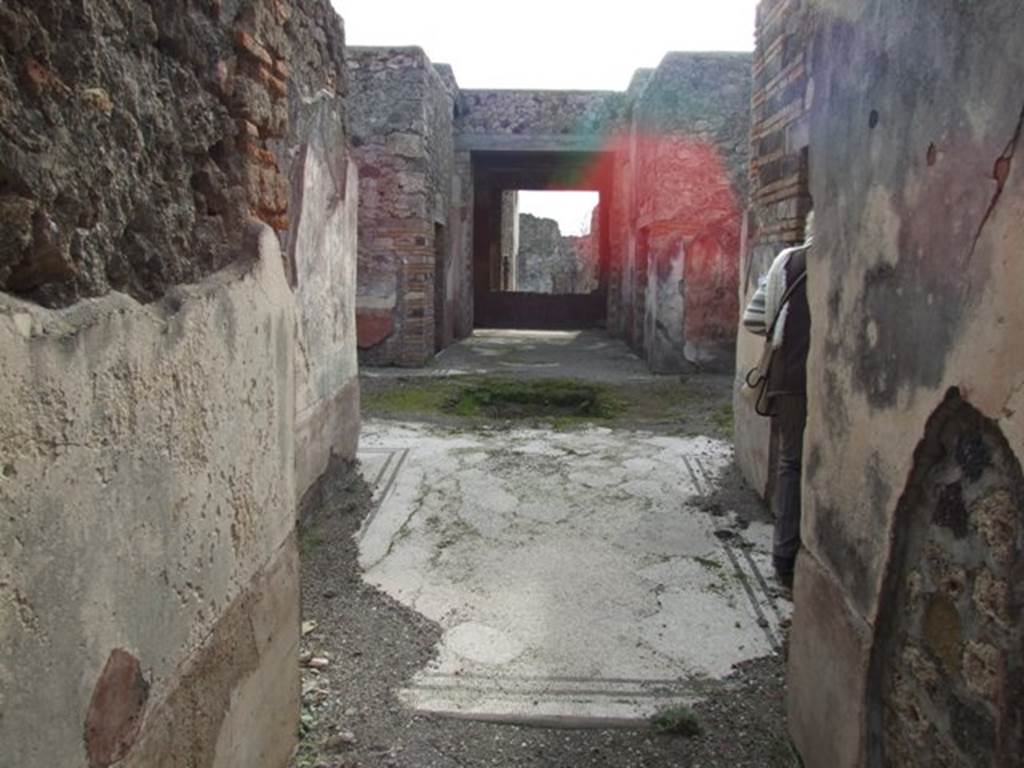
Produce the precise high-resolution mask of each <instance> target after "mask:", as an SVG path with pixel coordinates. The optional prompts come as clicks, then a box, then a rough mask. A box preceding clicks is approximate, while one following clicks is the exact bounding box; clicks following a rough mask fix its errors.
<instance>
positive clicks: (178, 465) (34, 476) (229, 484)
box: [0, 226, 297, 768]
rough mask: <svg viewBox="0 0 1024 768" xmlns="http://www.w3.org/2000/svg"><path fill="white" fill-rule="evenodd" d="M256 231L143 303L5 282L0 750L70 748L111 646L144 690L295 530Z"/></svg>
mask: <svg viewBox="0 0 1024 768" xmlns="http://www.w3.org/2000/svg"><path fill="white" fill-rule="evenodd" d="M251 235H252V236H251V237H250V238H249V240H250V247H249V251H250V252H251V253H252V254H253V257H254V258H253V260H251V261H249V262H246V263H239V264H236V265H234V266H232V267H230V268H228V269H226V270H224V271H222V272H220V273H217V274H216V275H214V276H212V277H210V278H209V279H207V280H205V281H203V282H202V283H200V284H198V285H194V286H188V287H182V288H179V289H175V290H174V291H172V292H171V293H170V294H169V295H168V297H167V298H166V299H164V300H163V301H161V302H159V303H156V304H152V305H141V304H139V303H137V302H136V301H134V300H133V299H130V298H128V297H126V296H124V295H120V294H111V295H109V296H106V297H104V298H101V299H94V300H87V301H83V302H81V303H79V304H77V305H75V306H74V307H72V308H69V309H64V310H48V309H45V308H41V307H39V306H36V305H34V304H28V303H25V302H22V301H19V300H16V299H14V298H11V297H9V296H7V295H0V360H2V361H3V364H2V366H0V414H2V418H0V508H2V510H3V514H2V515H0V762H2V763H3V764H4V765H11V766H18V768H33V767H35V766H38V767H39V768H43V766H45V767H46V768H52V766H80V765H84V764H85V753H84V748H83V723H84V720H85V712H86V708H87V707H88V704H89V700H90V696H91V692H92V688H93V686H94V685H95V683H96V680H97V677H98V676H99V673H100V671H101V669H102V667H103V665H104V663H105V661H106V659H107V656H108V654H109V653H110V651H111V650H112V649H113V648H123V649H126V650H128V651H129V652H130V653H132V654H134V655H135V656H137V657H138V658H139V660H140V662H141V665H142V668H143V670H144V672H145V674H146V675H147V677H148V678H149V679H150V681H151V683H152V689H151V692H150V702H158V701H159V700H160V699H161V698H162V697H164V696H165V695H166V694H167V692H168V689H169V688H170V687H171V686H172V685H173V682H174V680H175V677H176V675H177V674H179V673H180V671H181V669H182V667H183V665H185V664H186V662H187V660H188V659H189V658H190V656H192V655H193V654H194V653H195V652H196V651H198V650H199V649H200V648H201V647H202V646H203V645H204V643H206V642H207V640H208V636H209V635H210V633H211V631H212V629H213V627H214V626H215V624H216V622H217V620H218V618H219V617H220V616H221V615H222V614H223V613H224V612H225V611H226V610H227V608H228V606H229V605H230V604H231V603H232V601H234V600H235V599H236V598H237V597H238V596H239V595H241V594H242V593H244V592H245V591H246V590H247V589H248V588H249V586H250V584H251V583H252V582H253V580H254V577H255V575H256V574H258V573H259V572H260V571H261V570H262V569H264V568H265V567H266V566H268V564H269V563H271V561H272V560H274V559H275V558H276V557H277V556H278V554H279V553H280V552H281V551H282V547H284V546H285V545H286V542H287V541H290V540H291V538H290V537H291V534H292V531H293V529H294V522H295V521H294V509H295V485H294V455H293V441H294V402H295V397H294V369H293V361H292V358H293V344H292V339H293V334H294V315H293V297H292V292H291V290H290V289H289V286H288V285H287V283H286V280H285V276H284V271H283V267H282V260H281V255H280V252H279V249H278V245H277V240H276V237H275V235H274V234H273V232H272V231H271V230H269V229H268V228H266V227H262V226H260V227H255V226H254V228H253V230H252V233H251ZM257 254H258V256H257ZM293 578H294V576H293ZM285 592H286V593H287V592H289V590H287V589H285ZM286 602H287V601H286ZM293 609H294V606H289V605H286V604H285V605H281V606H280V610H281V611H284V612H288V611H291V610H293ZM285 631H286V634H290V635H291V638H290V639H289V638H283V639H284V640H288V642H285V643H284V645H283V646H281V647H283V648H285V649H287V648H294V645H295V643H294V641H295V640H297V627H294V628H290V627H287V626H286V630H285ZM285 706H287V702H285ZM295 717H297V712H296V713H294V714H292V713H287V715H286V716H285V719H286V720H288V721H293V720H294V718H295ZM255 722H256V724H257V725H259V723H260V721H259V718H258V717H257V718H256V720H255ZM292 724H293V725H294V723H292ZM264 730H265V729H264ZM273 735H274V736H275V737H276V736H277V735H278V734H273ZM269 737H270V734H268V733H265V732H261V731H260V730H259V729H257V730H256V732H255V733H254V734H253V738H256V739H257V740H260V739H261V738H269Z"/></svg>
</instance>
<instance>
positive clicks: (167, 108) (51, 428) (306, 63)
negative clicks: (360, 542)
mask: <svg viewBox="0 0 1024 768" xmlns="http://www.w3.org/2000/svg"><path fill="white" fill-rule="evenodd" d="M0 16H2V24H0V55H2V58H0V63H2V66H0V89H2V92H3V96H4V97H3V98H2V99H0V121H2V126H3V129H2V130H0V143H2V150H3V151H2V153H0V208H2V210H3V216H2V217H0V229H2V230H3V231H2V232H0V234H2V235H3V237H2V240H3V245H2V246H0V248H2V249H3V251H2V254H0V288H2V289H4V290H6V291H9V292H10V293H0V358H2V360H3V365H2V366H0V377H3V378H5V381H4V384H3V394H2V395H0V412H2V414H3V418H2V419H0V468H2V476H0V504H2V506H3V508H4V509H5V512H7V514H5V515H4V516H3V520H2V522H0V527H2V530H0V688H2V689H3V691H4V697H3V701H2V702H0V762H2V763H3V764H5V765H6V764H7V763H8V762H9V763H10V764H12V765H15V764H16V765H19V766H37V765H38V766H44V765H45V766H51V765H86V764H88V765H90V766H93V765H109V764H112V763H114V762H118V761H120V762H118V764H120V765H140V766H147V768H148V767H150V766H179V765H189V766H215V765H216V766H219V765H266V766H283V765H284V764H285V763H286V762H287V760H288V758H289V756H290V753H291V751H292V749H293V747H294V744H295V738H296V729H297V719H298V693H299V691H298V676H297V668H296V655H297V647H298V642H297V641H298V568H297V562H296V548H295V540H294V539H295V537H294V527H295V519H294V510H295V501H296V497H297V496H298V495H299V494H301V493H302V491H303V490H304V486H305V485H306V484H308V483H309V482H311V480H312V479H313V478H314V477H315V476H316V474H318V473H319V471H320V470H319V469H318V467H319V466H321V464H322V463H323V462H325V461H326V455H329V454H330V453H331V452H335V453H341V454H342V455H349V454H350V453H351V452H354V449H355V439H356V432H357V429H358V420H357V418H355V419H353V418H351V415H352V413H353V411H354V410H357V407H358V405H357V403H358V401H357V397H358V390H357V389H353V382H354V381H355V344H354V336H353V332H354V331H353V329H354V316H353V315H354V311H353V307H354V292H355V284H354V259H355V248H354V243H352V242H351V240H352V237H353V233H354V226H355V222H354V210H355V209H354V203H355V193H354V189H353V187H354V176H353V174H352V170H353V169H352V167H351V166H346V163H345V157H344V155H345V150H344V137H345V133H344V110H343V101H342V95H343V92H344V68H343V59H342V52H343V47H344V35H343V31H342V26H341V20H340V19H339V18H338V17H337V15H336V14H335V13H334V11H333V10H331V8H330V6H329V5H328V4H327V3H326V2H321V0H265V1H264V0H261V1H260V2H253V3H246V4H242V5H239V4H218V5H215V6H211V7H210V8H204V9H195V8H191V7H189V8H185V7H184V4H182V3H180V2H166V3H158V4H139V3H134V4H128V5H125V4H118V3H110V2H106V0H81V1H78V0H75V1H68V2H47V3H18V2H15V3H9V4H7V5H5V6H4V7H3V8H2V9H0ZM339 179H340V184H339ZM339 193H340V194H339ZM254 219H262V220H263V222H265V224H256V223H254V222H253V220H254ZM266 225H270V226H271V227H273V230H276V234H275V232H274V231H273V230H271V229H270V228H268V227H267V226H266ZM282 242H283V244H284V253H282V251H281V248H280V243H282ZM346 243H347V244H346ZM325 278H326V279H329V280H330V282H329V283H328V284H326V285H325V283H324V280H325ZM13 294H16V295H13ZM83 297H92V298H83ZM146 302H148V303H146ZM40 305H44V306H49V307H52V308H51V309H46V308H44V306H40ZM297 340H298V344H297ZM299 345H301V346H302V349H303V354H302V355H300V354H298V352H297V349H298V346H299ZM297 380H298V381H297ZM297 398H298V400H299V401H300V402H301V403H303V405H304V406H305V405H310V404H313V406H314V407H313V408H312V410H313V411H315V412H316V414H317V418H319V419H323V420H327V421H329V422H330V423H329V424H328V425H327V426H326V427H321V428H320V430H319V433H318V434H317V435H316V436H315V438H316V439H312V440H307V439H304V437H303V435H304V434H306V433H304V431H303V423H304V422H305V423H312V422H313V421H314V419H313V418H311V416H310V413H309V412H307V411H306V410H303V411H302V412H300V414H299V417H298V419H297V418H296V404H297V403H296V400H297ZM318 399H319V402H320V403H321V405H316V403H317V400H318ZM325 403H326V404H328V405H322V404H325ZM337 403H341V405H340V406H338V405H335V404H337ZM339 413H343V414H349V416H348V417H344V416H343V417H340V418H338V417H337V416H336V415H337V414H339ZM297 430H298V438H297ZM297 439H298V443H299V445H298V448H297V447H296V442H297ZM44 670H45V672H43V671H44ZM40 722H43V723H46V726H47V736H46V738H40V737H39V731H38V723H40Z"/></svg>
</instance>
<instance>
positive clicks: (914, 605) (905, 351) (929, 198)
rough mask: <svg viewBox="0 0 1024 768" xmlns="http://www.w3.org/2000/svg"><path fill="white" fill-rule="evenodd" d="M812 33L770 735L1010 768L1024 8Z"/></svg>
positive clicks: (803, 748) (1023, 424)
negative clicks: (800, 466) (792, 539)
mask: <svg viewBox="0 0 1024 768" xmlns="http://www.w3.org/2000/svg"><path fill="white" fill-rule="evenodd" d="M815 14H816V18H815V20H814V24H813V38H812V46H811V50H812V51H813V60H812V66H813V70H814V101H813V105H812V109H811V120H810V142H809V143H810V155H809V168H810V190H811V194H812V196H813V198H814V200H815V203H816V204H815V248H814V253H813V255H812V257H811V260H810V264H809V267H808V269H809V273H810V278H809V280H808V297H809V301H810V307H811V317H812V329H813V330H812V334H811V353H810V360H809V364H808V388H809V389H808V423H807V433H806V437H805V453H804V455H805V478H804V520H803V541H804V549H803V551H802V554H801V555H800V557H799V559H798V562H797V573H796V596H795V597H796V599H795V603H796V612H795V615H794V620H793V630H792V635H791V643H790V651H789V661H790V664H789V681H788V697H789V718H788V720H789V726H790V730H791V732H792V735H793V737H794V740H795V742H796V744H797V746H798V748H799V750H800V752H801V753H802V754H803V757H804V761H805V764H806V765H809V766H817V765H834V766H861V765H870V766H883V765H937V766H942V765H964V764H971V765H993V766H1011V765H1016V764H1019V759H1020V755H1021V754H1022V753H1024V723H1022V720H1024V718H1022V713H1021V701H1024V694H1022V689H1021V680H1022V676H1021V668H1020V663H1021V662H1020V660H1021V658H1022V657H1024V647H1022V639H1021V638H1022V636H1024V634H1022V627H1021V619H1020V617H1021V612H1020V600H1021V595H1020V593H1019V583H1020V578H1019V576H1020V572H1019V569H1020V563H1021V557H1022V549H1024V520H1022V519H1021V508H1022V507H1021V496H1020V494H1021V470H1020V466H1021V458H1022V457H1024V347H1022V345H1021V344H1020V339H1021V336H1022V334H1024V303H1022V302H1021V301H1020V295H1019V293H1020V290H1019V289H1020V286H1021V285H1024V271H1022V270H1024V262H1022V261H1021V259H1020V258H1018V255H1019V253H1020V252H1021V248H1022V247H1024V174H1022V173H1021V167H1020V163H1019V157H1018V155H1019V151H1020V142H1021V136H1022V125H1024V98H1022V96H1021V92H1020V83H1021V81H1022V79H1024V62H1022V61H1021V60H1020V59H1019V58H1013V57H1007V56H1006V54H1005V52H1006V51H1008V50H1012V49H1013V47H1014V46H1015V45H1017V44H1018V43H1019V37H1020V30H1021V29H1022V28H1024V8H1022V7H1021V5H1020V3H1017V2H1014V1H1013V0H994V2H989V3H984V4H973V5H970V6H965V5H963V4H961V3H956V2H953V0H942V2H938V3H936V2H925V0H911V1H910V2H907V3H900V4H898V5H895V4H892V3H888V2H884V1H883V0H857V2H848V3H843V4H841V5H837V4H825V3H821V4H815ZM865 83H868V84H870V87H868V88H865Z"/></svg>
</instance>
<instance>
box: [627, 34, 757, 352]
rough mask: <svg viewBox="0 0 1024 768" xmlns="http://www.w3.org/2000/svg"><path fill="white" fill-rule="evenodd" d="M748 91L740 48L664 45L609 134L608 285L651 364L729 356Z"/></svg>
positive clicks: (745, 62) (746, 64)
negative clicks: (612, 206) (613, 164)
mask: <svg viewBox="0 0 1024 768" xmlns="http://www.w3.org/2000/svg"><path fill="white" fill-rule="evenodd" d="M749 101H750V56H749V55H748V54H697V53H673V54H669V55H667V56H666V57H665V59H664V60H663V61H662V63H661V64H660V65H659V67H658V68H657V69H656V70H654V71H653V72H651V73H650V75H648V76H644V77H643V78H642V86H640V87H639V88H638V90H637V93H636V96H635V102H634V103H633V105H632V108H631V112H630V117H631V122H630V124H629V127H628V131H627V132H625V133H622V134H621V135H620V136H619V137H618V138H617V139H616V140H615V142H614V145H615V147H616V151H617V153H618V154H619V155H620V156H623V157H628V160H620V161H619V168H618V170H619V172H620V173H623V172H626V173H628V177H627V178H626V179H625V180H624V181H620V182H618V183H616V195H617V196H618V195H622V196H623V197H624V198H625V200H626V201H628V209H627V210H620V211H619V212H617V213H615V214H613V221H614V222H615V225H616V226H617V227H618V228H620V231H619V232H618V233H616V234H613V236H612V238H613V243H614V244H615V247H616V248H617V249H618V250H615V251H613V261H618V262H619V263H622V264H624V266H623V267H620V273H621V275H622V277H621V278H620V281H619V284H620V291H618V292H613V293H612V294H611V295H612V297H613V301H617V302H619V306H618V307H617V308H616V313H617V314H620V315H621V314H623V313H624V314H625V315H626V317H627V318H629V319H628V320H627V321H626V322H625V323H622V324H620V327H623V329H624V331H625V334H626V337H627V339H628V340H630V341H631V343H632V344H633V345H634V346H635V347H636V348H638V349H639V350H641V351H642V352H643V355H644V357H645V359H646V360H647V362H648V364H649V365H650V366H651V368H652V369H653V370H655V371H659V372H670V371H681V370H687V369H689V368H692V367H693V366H698V367H702V368H708V369H716V370H717V369H721V370H724V369H727V368H729V367H731V365H732V356H733V345H734V337H735V329H736V315H737V298H736V284H737V280H738V259H739V244H740V232H741V228H742V213H741V212H742V209H743V204H744V200H745V199H746V187H747V184H746V177H745V169H746V164H747V156H748V152H747V131H748V115H749ZM624 187H625V189H624ZM622 227H625V228H626V229H625V231H624V232H623V231H622V230H621V228H622Z"/></svg>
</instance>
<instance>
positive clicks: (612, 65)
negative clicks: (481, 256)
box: [332, 0, 757, 234]
mask: <svg viewBox="0 0 1024 768" xmlns="http://www.w3.org/2000/svg"><path fill="white" fill-rule="evenodd" d="M332 1H333V3H334V7H335V8H336V9H337V11H338V12H339V13H340V14H341V15H342V17H343V18H344V19H345V38H346V42H347V43H348V44H349V45H418V46H420V47H421V48H423V49H424V50H425V51H426V52H427V55H428V56H429V57H430V59H431V60H432V61H434V62H437V63H446V64H451V65H452V67H453V68H454V69H455V77H456V79H457V80H458V82H459V85H460V86H462V87H463V88H559V89H560V88H580V89H587V90H590V89H599V90H624V89H625V88H626V86H627V85H628V84H629V81H630V78H632V76H633V73H634V72H635V71H636V70H637V69H638V68H640V67H655V66H657V65H658V62H659V61H661V58H662V56H664V55H665V54H666V53H667V52H668V51H751V50H753V48H754V8H755V7H756V5H757V0H627V2H618V3H616V2H611V3H597V2H586V0H509V1H508V2H503V3H496V2H493V1H492V2H488V1H487V0H432V1H431V0H332ZM616 9H617V10H616ZM593 204H594V203H593V195H590V194H587V193H583V194H577V193H563V194H561V195H557V196H553V197H552V196H543V197H538V196H534V195H527V196H525V197H524V198H523V199H521V200H520V207H521V210H527V211H530V212H531V213H535V214H536V215H543V216H549V217H551V218H555V219H557V220H558V222H559V224H560V226H561V229H562V233H563V234H579V233H580V229H581V227H580V223H581V222H583V221H585V220H588V219H589V213H590V209H591V208H592V207H593Z"/></svg>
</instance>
